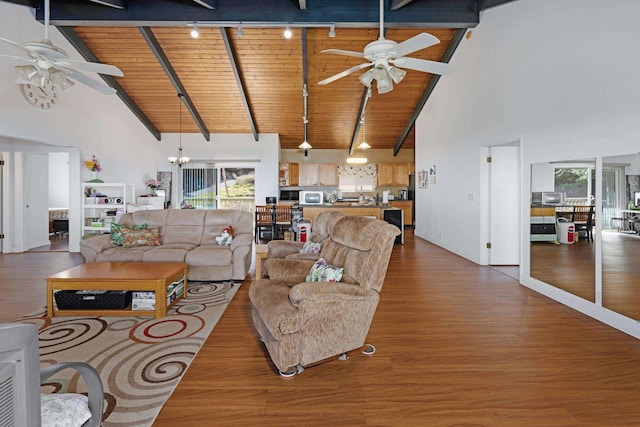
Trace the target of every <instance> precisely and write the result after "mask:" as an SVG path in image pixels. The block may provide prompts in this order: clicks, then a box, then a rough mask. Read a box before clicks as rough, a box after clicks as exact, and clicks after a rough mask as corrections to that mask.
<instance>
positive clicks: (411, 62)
mask: <svg viewBox="0 0 640 427" xmlns="http://www.w3.org/2000/svg"><path fill="white" fill-rule="evenodd" d="M389 62H391V63H392V64H393V65H395V66H396V67H399V68H408V69H410V70H416V71H422V72H423V73H431V74H440V75H446V74H448V73H449V72H450V71H451V65H449V64H447V63H444V62H436V61H429V60H428V59H417V58H406V57H404V58H398V59H392V60H390V61H389Z"/></svg>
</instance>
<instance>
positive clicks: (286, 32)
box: [283, 25, 293, 39]
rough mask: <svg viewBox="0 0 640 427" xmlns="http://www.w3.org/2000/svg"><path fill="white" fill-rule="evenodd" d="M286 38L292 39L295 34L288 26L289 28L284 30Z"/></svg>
mask: <svg viewBox="0 0 640 427" xmlns="http://www.w3.org/2000/svg"><path fill="white" fill-rule="evenodd" d="M283 35H284V38H285V39H290V38H291V36H293V33H292V32H291V28H289V26H288V25H287V28H286V29H285V30H284V34H283Z"/></svg>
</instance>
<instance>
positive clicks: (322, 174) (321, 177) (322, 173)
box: [298, 163, 338, 187]
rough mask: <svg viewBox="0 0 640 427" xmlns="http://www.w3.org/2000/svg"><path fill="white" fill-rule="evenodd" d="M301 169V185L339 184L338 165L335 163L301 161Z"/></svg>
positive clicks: (328, 185) (327, 185)
mask: <svg viewBox="0 0 640 427" xmlns="http://www.w3.org/2000/svg"><path fill="white" fill-rule="evenodd" d="M299 171H300V173H299V176H298V177H299V179H298V185H299V186H301V187H309V186H325V187H331V186H337V185H338V165H336V164H334V163H300V164H299Z"/></svg>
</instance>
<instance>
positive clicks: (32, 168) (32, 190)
mask: <svg viewBox="0 0 640 427" xmlns="http://www.w3.org/2000/svg"><path fill="white" fill-rule="evenodd" d="M24 159H25V165H24V172H25V174H24V182H25V194H24V202H25V206H24V208H25V209H24V224H25V235H24V238H25V246H24V247H25V249H27V250H29V249H32V248H36V247H38V246H45V245H48V244H49V154H48V153H26V154H25V157H24Z"/></svg>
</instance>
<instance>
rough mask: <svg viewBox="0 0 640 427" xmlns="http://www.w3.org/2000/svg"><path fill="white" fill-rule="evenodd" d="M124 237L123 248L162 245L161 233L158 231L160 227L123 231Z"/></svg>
mask: <svg viewBox="0 0 640 427" xmlns="http://www.w3.org/2000/svg"><path fill="white" fill-rule="evenodd" d="M122 237H123V240H122V247H123V248H137V247H139V246H159V245H160V231H159V230H158V227H149V228H141V229H139V230H123V231H122Z"/></svg>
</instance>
